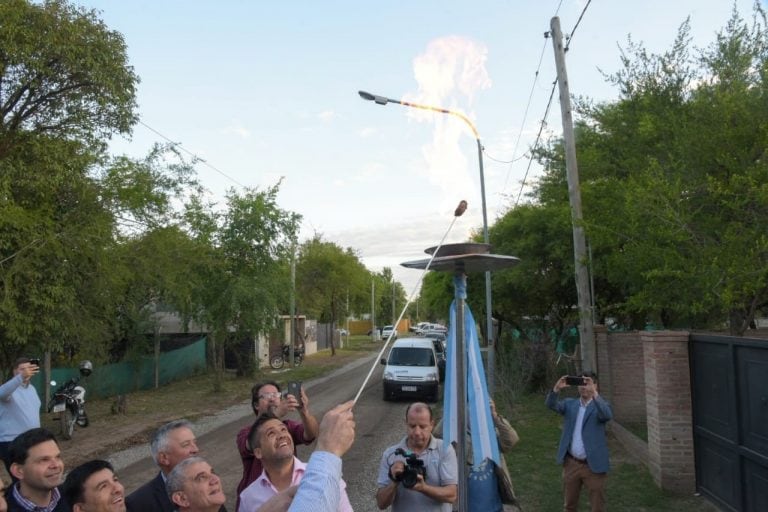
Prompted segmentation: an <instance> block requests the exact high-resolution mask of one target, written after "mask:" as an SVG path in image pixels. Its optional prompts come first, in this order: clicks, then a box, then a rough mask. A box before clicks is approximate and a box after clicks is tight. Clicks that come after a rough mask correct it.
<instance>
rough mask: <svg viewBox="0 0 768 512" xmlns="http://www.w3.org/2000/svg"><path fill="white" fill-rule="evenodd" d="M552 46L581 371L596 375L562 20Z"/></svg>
mask: <svg viewBox="0 0 768 512" xmlns="http://www.w3.org/2000/svg"><path fill="white" fill-rule="evenodd" d="M549 26H550V29H551V30H552V46H553V48H554V50H555V64H556V66H557V84H558V87H559V90H560V112H561V114H562V118H563V141H564V143H565V169H566V172H567V174H568V199H569V201H570V203H571V222H572V224H573V258H574V263H575V269H576V296H577V298H578V304H579V343H580V344H581V369H582V370H583V371H593V370H595V367H596V361H595V331H594V325H593V320H592V307H591V300H590V295H589V269H588V268H587V261H588V259H587V241H586V237H585V236H584V228H583V227H582V218H583V217H582V213H581V190H580V188H579V168H578V165H577V164H576V142H575V140H574V137H573V117H572V115H571V93H570V91H569V90H568V73H567V72H566V69H565V49H564V47H563V34H562V32H561V31H560V18H558V17H557V16H555V17H554V18H552V20H551V21H550V25H549Z"/></svg>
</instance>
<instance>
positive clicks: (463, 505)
mask: <svg viewBox="0 0 768 512" xmlns="http://www.w3.org/2000/svg"><path fill="white" fill-rule="evenodd" d="M453 283H454V297H455V299H456V322H455V324H456V325H455V326H454V329H456V330H455V333H456V354H454V356H458V357H456V376H457V379H456V381H455V382H456V400H457V402H458V403H457V404H456V460H457V462H458V469H459V474H458V477H459V498H458V503H457V505H458V511H459V512H466V511H467V510H468V509H467V456H466V448H465V444H466V438H467V414H466V404H467V377H466V375H467V373H466V367H467V366H466V363H467V351H466V350H465V348H464V347H465V346H466V340H465V339H464V299H466V297H467V275H466V274H465V273H464V267H463V265H462V266H459V267H458V268H457V269H456V274H455V275H454V278H453Z"/></svg>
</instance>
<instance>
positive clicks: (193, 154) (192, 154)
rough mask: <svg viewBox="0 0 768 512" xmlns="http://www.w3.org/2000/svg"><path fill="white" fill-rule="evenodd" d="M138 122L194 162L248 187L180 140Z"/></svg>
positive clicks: (243, 186) (241, 185) (142, 122)
mask: <svg viewBox="0 0 768 512" xmlns="http://www.w3.org/2000/svg"><path fill="white" fill-rule="evenodd" d="M139 124H140V125H142V126H143V127H145V128H146V129H147V130H150V131H152V132H154V133H155V134H157V135H159V136H160V137H162V138H163V139H165V140H167V141H168V142H170V143H171V144H172V145H173V146H174V147H176V148H179V149H180V150H181V151H183V152H185V153H186V154H188V155H190V156H191V157H192V158H194V159H195V161H196V162H200V163H202V164H204V165H205V166H206V167H209V168H210V169H213V170H214V171H216V172H217V173H219V174H221V175H222V176H224V177H225V178H227V179H228V180H229V181H231V182H232V183H235V184H236V185H238V186H240V187H242V188H248V187H246V186H245V185H243V184H242V183H240V182H239V181H237V180H236V179H235V178H233V177H232V176H230V175H228V174H227V173H225V172H224V171H222V170H221V169H219V168H217V167H215V166H214V165H212V164H210V163H208V162H207V161H206V160H205V159H204V158H200V157H199V156H197V155H196V154H195V153H193V152H191V151H189V150H188V149H187V148H185V147H184V146H182V145H181V143H180V142H175V141H173V140H171V139H170V138H168V137H166V136H165V135H163V134H162V133H160V132H159V131H157V130H155V129H154V128H152V127H151V126H149V125H148V124H147V123H145V122H144V121H141V120H139Z"/></svg>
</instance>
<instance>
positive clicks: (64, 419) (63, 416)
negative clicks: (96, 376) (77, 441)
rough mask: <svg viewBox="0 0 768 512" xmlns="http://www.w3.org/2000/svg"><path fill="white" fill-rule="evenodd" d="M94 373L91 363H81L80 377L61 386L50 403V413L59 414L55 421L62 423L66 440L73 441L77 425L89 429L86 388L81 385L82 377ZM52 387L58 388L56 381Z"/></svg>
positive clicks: (61, 428)
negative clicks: (73, 433)
mask: <svg viewBox="0 0 768 512" xmlns="http://www.w3.org/2000/svg"><path fill="white" fill-rule="evenodd" d="M92 371H93V364H91V362H90V361H83V362H82V363H80V376H78V377H72V378H71V379H69V380H68V381H67V382H65V383H64V384H62V385H61V386H59V387H58V388H57V389H56V391H54V392H53V396H52V397H51V400H50V402H48V412H49V413H53V414H58V418H55V419H57V420H58V421H59V422H60V424H59V426H60V433H61V437H62V438H64V439H72V432H74V430H75V424H77V425H78V426H80V427H87V426H88V424H89V423H90V422H89V421H88V414H86V412H85V388H84V387H83V386H80V385H79V383H80V378H81V377H87V376H89V375H90V374H91V372H92ZM51 386H54V387H55V386H56V381H55V380H52V381H51Z"/></svg>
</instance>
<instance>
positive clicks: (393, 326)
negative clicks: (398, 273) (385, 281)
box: [392, 276, 397, 331]
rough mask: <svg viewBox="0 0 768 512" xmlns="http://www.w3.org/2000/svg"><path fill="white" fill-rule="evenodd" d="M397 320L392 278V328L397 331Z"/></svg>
mask: <svg viewBox="0 0 768 512" xmlns="http://www.w3.org/2000/svg"><path fill="white" fill-rule="evenodd" d="M396 320H397V312H396V311H395V276H392V328H393V329H394V330H395V331H397V326H396V325H395V321H396Z"/></svg>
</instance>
